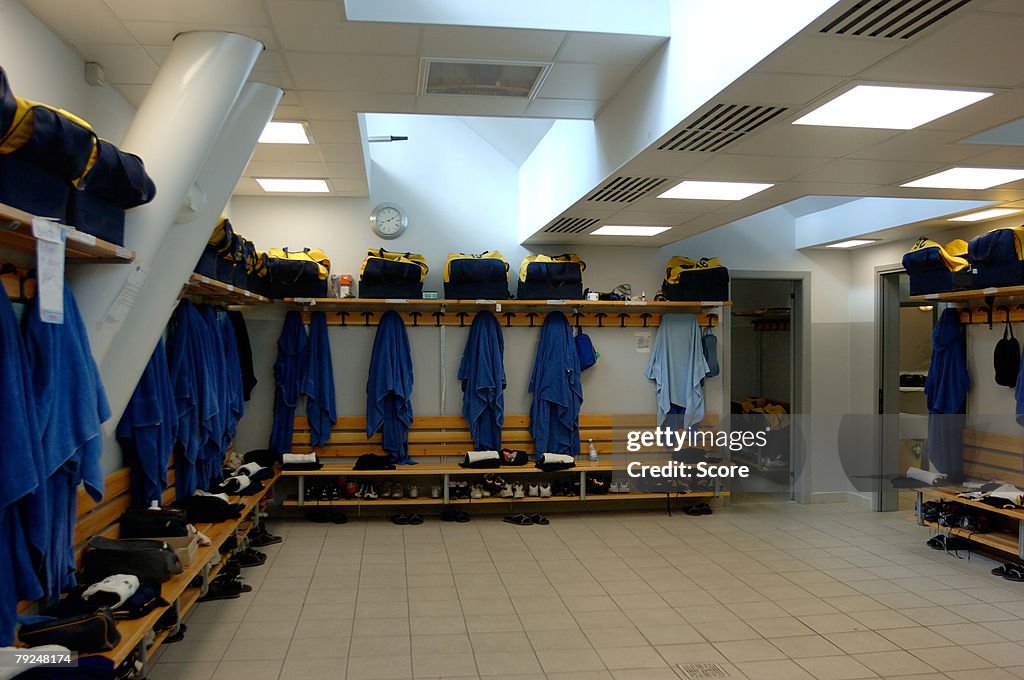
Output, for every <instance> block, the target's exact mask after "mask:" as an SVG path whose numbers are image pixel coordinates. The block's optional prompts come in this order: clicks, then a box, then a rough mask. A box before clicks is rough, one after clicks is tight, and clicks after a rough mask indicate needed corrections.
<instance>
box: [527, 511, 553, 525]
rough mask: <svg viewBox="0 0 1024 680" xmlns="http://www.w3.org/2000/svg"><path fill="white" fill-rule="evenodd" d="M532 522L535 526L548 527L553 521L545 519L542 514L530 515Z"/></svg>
mask: <svg viewBox="0 0 1024 680" xmlns="http://www.w3.org/2000/svg"><path fill="white" fill-rule="evenodd" d="M530 521H531V522H533V523H534V524H540V525H542V526H546V525H548V524H551V521H550V520H549V519H548V518H547V517H544V516H543V515H540V514H536V515H530Z"/></svg>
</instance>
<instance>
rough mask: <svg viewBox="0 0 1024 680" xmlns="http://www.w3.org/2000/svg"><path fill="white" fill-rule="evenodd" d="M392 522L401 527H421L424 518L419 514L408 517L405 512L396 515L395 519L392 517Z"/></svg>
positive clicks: (411, 514)
mask: <svg viewBox="0 0 1024 680" xmlns="http://www.w3.org/2000/svg"><path fill="white" fill-rule="evenodd" d="M391 521H392V522H393V523H395V524H398V525H399V526H405V525H406V524H416V525H419V524H423V517H421V516H420V515H419V514H417V513H415V512H413V513H410V514H408V515H407V514H405V513H404V512H403V513H402V514H401V515H395V516H394V517H392V518H391Z"/></svg>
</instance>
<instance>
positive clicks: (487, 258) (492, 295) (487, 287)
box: [444, 250, 510, 300]
mask: <svg viewBox="0 0 1024 680" xmlns="http://www.w3.org/2000/svg"><path fill="white" fill-rule="evenodd" d="M509 269H510V267H509V264H508V260H506V259H505V257H504V256H503V255H502V254H501V253H499V252H498V251H497V250H489V251H487V252H486V253H480V254H479V255H477V254H475V253H469V254H467V253H450V254H449V255H448V259H447V260H446V261H445V263H444V296H445V298H447V299H449V300H478V299H486V300H507V299H508V297H509V293H508V271H509Z"/></svg>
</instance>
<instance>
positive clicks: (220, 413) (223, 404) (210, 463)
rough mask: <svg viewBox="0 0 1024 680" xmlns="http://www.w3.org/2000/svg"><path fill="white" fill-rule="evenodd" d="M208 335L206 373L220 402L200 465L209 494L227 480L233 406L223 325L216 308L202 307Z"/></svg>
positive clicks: (205, 339)
mask: <svg viewBox="0 0 1024 680" xmlns="http://www.w3.org/2000/svg"><path fill="white" fill-rule="evenodd" d="M199 313H200V315H201V316H202V320H203V323H204V325H205V327H206V332H205V333H203V335H202V338H201V341H202V343H203V353H202V354H203V359H204V362H203V370H204V371H205V372H206V374H207V375H209V376H210V382H211V384H212V386H213V398H214V400H215V402H216V409H215V411H214V417H213V418H212V419H211V420H210V421H209V428H208V429H207V430H206V433H205V439H204V443H203V448H202V451H201V453H200V463H199V464H197V465H196V471H197V472H198V475H199V478H198V480H197V481H198V485H199V488H200V489H203V490H204V491H209V490H210V489H212V488H213V487H214V486H215V485H216V484H217V483H218V482H219V481H220V480H221V478H222V477H223V469H224V454H225V453H226V451H227V447H228V445H229V444H230V441H225V440H226V438H227V434H226V433H227V430H228V422H229V420H230V417H231V414H230V410H231V406H230V404H229V400H228V377H227V361H226V359H225V357H224V342H223V340H222V339H221V326H220V323H219V322H218V321H217V312H216V310H214V309H213V307H209V306H206V305H204V306H202V307H200V308H199Z"/></svg>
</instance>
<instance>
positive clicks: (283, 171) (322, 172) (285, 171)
mask: <svg viewBox="0 0 1024 680" xmlns="http://www.w3.org/2000/svg"><path fill="white" fill-rule="evenodd" d="M258 148H259V147H258ZM245 174H246V176H248V177H312V178H316V177H323V178H326V177H328V176H329V174H328V171H327V167H326V166H325V165H324V164H323V163H322V162H309V161H257V160H253V161H250V162H249V167H247V168H246V169H245Z"/></svg>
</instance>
